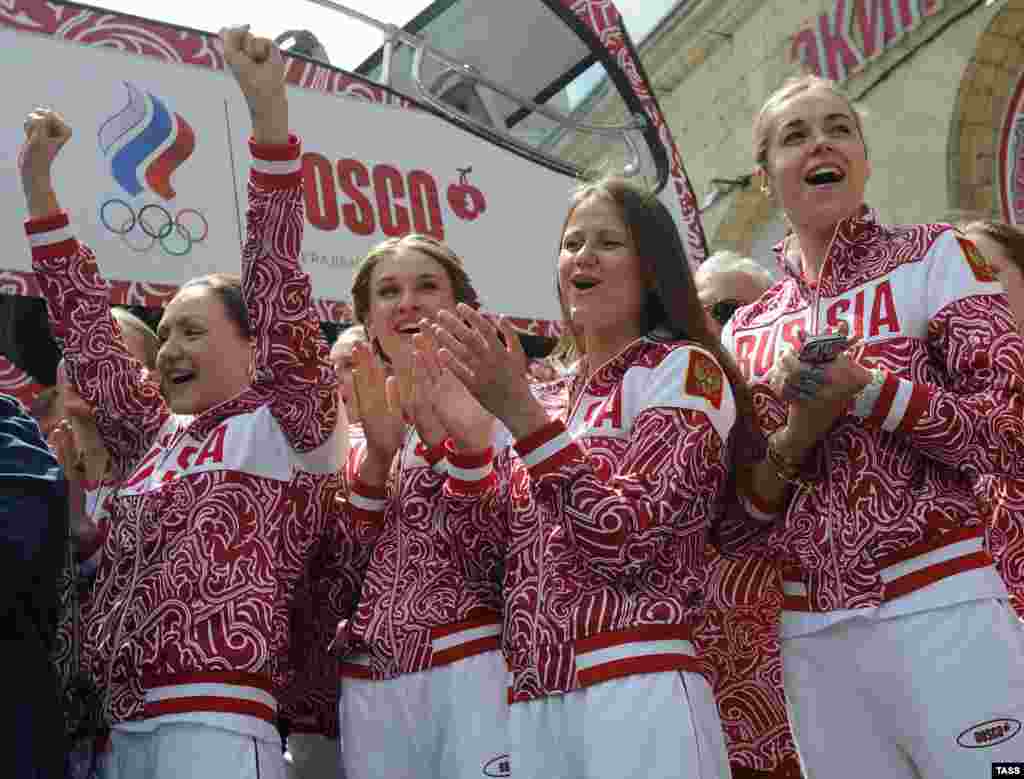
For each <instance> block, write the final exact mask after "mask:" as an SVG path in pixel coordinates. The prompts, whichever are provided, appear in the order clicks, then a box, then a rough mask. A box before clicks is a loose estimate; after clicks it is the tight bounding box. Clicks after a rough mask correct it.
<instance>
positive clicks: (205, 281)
mask: <svg viewBox="0 0 1024 779" xmlns="http://www.w3.org/2000/svg"><path fill="white" fill-rule="evenodd" d="M189 287H207V288H209V289H210V290H211V291H213V292H214V293H216V295H217V297H219V298H220V302H221V303H223V304H224V310H225V311H227V314H228V319H230V320H231V321H232V322H234V323H235V327H237V328H238V334H239V335H241V336H242V338H250V337H252V325H251V324H250V322H249V309H248V308H247V307H246V305H245V297H244V295H242V278H241V276H237V275H236V274H234V273H209V274H207V275H206V276H199V277H197V278H194V279H190V280H189V281H186V282H185V283H184V284H182V285H181V289H188V288H189ZM179 291H180V290H179Z"/></svg>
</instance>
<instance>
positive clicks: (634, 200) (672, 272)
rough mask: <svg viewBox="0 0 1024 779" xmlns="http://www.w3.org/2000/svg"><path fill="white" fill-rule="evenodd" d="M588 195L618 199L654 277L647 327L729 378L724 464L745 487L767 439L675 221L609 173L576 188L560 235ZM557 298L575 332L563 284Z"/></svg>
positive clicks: (646, 312)
mask: <svg viewBox="0 0 1024 779" xmlns="http://www.w3.org/2000/svg"><path fill="white" fill-rule="evenodd" d="M590 198H604V199H606V200H608V201H610V202H612V203H614V204H615V206H616V207H617V208H618V210H619V213H620V214H621V216H622V221H623V222H624V223H625V225H626V229H627V231H628V232H629V236H630V238H631V239H632V241H633V246H634V247H635V248H636V253H637V257H638V258H639V260H640V262H641V264H642V265H643V266H644V268H643V270H645V271H646V272H647V274H648V275H649V277H650V278H651V279H652V280H653V282H654V287H653V289H652V290H651V291H650V292H649V293H648V296H647V301H646V303H645V305H644V322H643V326H642V330H643V332H644V333H645V334H648V333H650V332H651V331H653V330H655V329H659V328H662V329H665V330H667V331H668V332H669V333H670V334H671V336H672V337H673V338H675V339H677V340H685V341H692V342H693V343H695V344H697V345H698V346H700V347H702V348H703V349H705V350H706V351H708V352H710V353H711V354H712V355H713V356H714V358H715V359H716V360H717V361H718V364H719V365H721V366H722V370H723V371H725V375H726V377H727V378H728V379H729V385H730V387H731V388H732V393H733V397H734V399H735V403H736V425H735V427H734V429H733V432H732V433H731V434H730V436H729V441H728V442H727V463H726V465H727V467H728V468H729V482H730V483H729V485H728V486H727V491H728V492H732V493H735V488H736V485H737V484H740V485H744V487H745V486H746V485H747V484H748V482H749V479H750V475H751V472H752V471H753V467H754V465H755V464H756V463H757V461H759V460H760V459H761V458H762V457H763V454H762V453H761V450H762V449H763V441H764V438H763V436H762V434H761V428H760V425H759V424H758V419H757V416H756V414H755V412H754V400H753V396H752V395H751V392H750V389H749V387H747V383H746V381H745V380H744V379H743V375H742V374H741V373H740V371H739V368H738V367H737V366H736V363H735V362H734V361H733V359H732V357H731V356H730V355H729V353H728V352H726V351H725V349H723V348H722V345H721V343H720V342H719V340H718V339H717V338H716V337H715V336H714V335H713V334H712V332H711V330H710V329H709V328H708V323H707V319H706V318H705V316H704V308H703V306H701V303H700V300H699V299H698V298H697V285H696V284H695V283H694V280H693V273H692V272H691V271H690V263H689V258H688V257H687V256H686V251H685V249H684V248H683V242H682V238H681V237H680V235H679V230H678V228H677V227H676V223H675V220H674V219H673V218H672V214H671V212H669V210H668V208H666V207H665V205H664V204H663V203H662V202H661V201H660V200H658V198H657V197H656V196H655V195H654V193H652V192H649V191H647V190H644V189H642V188H641V187H639V186H638V185H636V184H634V183H633V182H632V181H629V180H627V179H624V178H622V177H621V176H609V177H606V178H603V179H599V180H598V181H596V182H592V183H587V184H584V185H583V186H581V187H579V188H578V189H577V190H576V192H575V193H574V194H573V197H572V206H571V207H570V209H569V213H568V214H567V215H566V217H565V222H564V223H563V225H562V235H564V234H565V230H566V227H567V226H568V224H569V220H570V219H571V218H572V215H573V213H574V212H575V210H576V209H577V208H578V207H579V206H580V204H581V203H583V202H584V201H586V200H589V199H590ZM559 243H561V240H560V241H559ZM556 279H557V274H556ZM556 285H557V282H556ZM558 302H559V304H560V306H561V308H562V313H563V317H564V319H565V322H566V332H570V333H571V332H573V330H572V327H571V326H570V323H569V317H568V315H567V312H566V310H565V302H564V300H563V298H562V290H561V287H558ZM575 340H576V348H577V350H578V352H579V353H580V354H585V345H584V343H583V341H582V339H580V338H576V339H575ZM737 480H738V481H737Z"/></svg>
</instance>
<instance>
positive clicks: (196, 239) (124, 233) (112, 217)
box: [100, 197, 210, 257]
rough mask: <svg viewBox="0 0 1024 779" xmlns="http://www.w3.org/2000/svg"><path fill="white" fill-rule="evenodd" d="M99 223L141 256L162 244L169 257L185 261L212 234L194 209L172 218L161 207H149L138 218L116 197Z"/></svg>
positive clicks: (104, 209) (102, 208) (105, 206)
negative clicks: (183, 258) (197, 245)
mask: <svg viewBox="0 0 1024 779" xmlns="http://www.w3.org/2000/svg"><path fill="white" fill-rule="evenodd" d="M100 222H101V223H102V224H103V226H104V227H105V228H107V230H109V231H110V232H112V233H114V234H115V235H117V236H120V238H121V242H122V243H123V244H124V245H125V246H127V247H128V248H129V249H131V250H132V251H134V252H138V253H139V254H143V253H145V252H148V251H149V250H150V249H152V248H153V247H154V246H156V245H157V244H158V243H159V244H160V247H161V248H162V249H163V250H164V251H165V252H166V253H167V254H169V255H171V256H173V257H184V256H185V255H186V254H188V253H189V252H190V251H192V247H193V246H194V245H195V244H198V243H202V242H203V241H205V240H206V237H207V236H208V235H209V234H210V223H209V222H208V221H206V217H205V216H203V215H202V213H200V212H199V211H197V210H196V209H194V208H182V209H181V210H180V211H178V213H176V214H174V216H171V212H170V211H168V210H167V209H166V208H164V207H163V206H162V205H160V204H159V203H149V204H148V205H145V206H143V207H142V208H141V209H139V212H138V213H137V214H136V213H135V209H134V208H132V207H131V205H129V204H128V203H127V202H126V201H124V200H121V199H120V198H116V197H115V198H110V199H109V200H107V201H106V202H104V203H103V205H102V206H100ZM136 228H138V230H137V231H136ZM136 232H138V233H141V234H142V235H141V236H139V235H137V234H136Z"/></svg>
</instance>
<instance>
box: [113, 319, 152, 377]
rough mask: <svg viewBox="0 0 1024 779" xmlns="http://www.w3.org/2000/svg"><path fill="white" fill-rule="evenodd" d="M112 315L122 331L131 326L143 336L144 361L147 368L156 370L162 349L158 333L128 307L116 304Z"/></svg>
mask: <svg viewBox="0 0 1024 779" xmlns="http://www.w3.org/2000/svg"><path fill="white" fill-rule="evenodd" d="M110 315H111V316H112V317H113V318H114V319H115V320H116V321H117V324H118V325H120V327H121V330H122V331H123V330H124V329H125V328H131V329H132V330H134V331H135V332H136V333H138V334H139V335H140V336H142V343H143V348H144V349H145V355H144V359H143V361H142V362H143V363H144V364H145V366H146V367H147V368H149V369H150V370H154V369H155V368H156V353H157V352H159V351H160V339H159V338H157V335H156V333H154V332H153V330H152V329H151V328H150V326H149V325H147V324H146V323H145V322H143V321H142V320H141V319H139V317H137V316H135V314H133V313H132V312H131V311H129V310H128V309H126V308H120V307H119V306H114V307H113V308H111V309H110Z"/></svg>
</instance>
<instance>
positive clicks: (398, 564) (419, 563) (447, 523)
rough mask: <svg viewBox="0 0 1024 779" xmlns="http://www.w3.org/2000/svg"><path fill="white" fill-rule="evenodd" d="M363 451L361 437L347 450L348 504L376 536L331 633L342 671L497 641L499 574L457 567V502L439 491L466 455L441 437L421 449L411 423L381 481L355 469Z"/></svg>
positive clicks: (404, 669) (396, 667)
mask: <svg viewBox="0 0 1024 779" xmlns="http://www.w3.org/2000/svg"><path fill="white" fill-rule="evenodd" d="M506 436H507V434H506ZM499 437H500V434H497V435H496V438H499ZM492 451H493V449H489V450H487V452H486V453H485V454H484V455H483V456H482V458H481V463H480V464H481V465H482V464H485V463H489V461H490V458H491V453H492ZM364 456H365V449H364V447H363V446H356V447H353V448H351V449H350V451H349V473H350V475H351V480H350V485H351V487H350V490H349V495H348V505H347V510H348V512H349V514H350V516H351V520H350V521H356V522H358V523H359V525H360V526H361V527H363V528H368V527H373V526H375V527H376V528H377V535H376V538H375V540H374V543H373V550H372V553H371V555H370V561H369V567H368V568H367V570H366V575H365V577H364V579H363V586H362V591H361V593H360V596H359V605H358V607H357V609H356V612H355V615H354V616H353V617H352V619H351V620H350V621H349V623H348V624H347V626H345V628H344V629H343V630H342V631H341V632H340V633H339V642H342V643H344V645H345V646H346V647H347V648H348V653H347V656H346V657H345V659H344V660H343V661H342V663H341V666H340V673H341V676H342V677H349V678H357V679H376V680H381V679H392V678H395V677H397V676H401V675H403V674H410V673H416V672H418V671H423V670H426V669H429V668H436V667H439V666H442V665H447V664H449V663H452V662H455V661H456V660H461V659H463V658H465V657H470V656H472V655H476V654H481V653H483V652H489V651H496V650H498V649H499V647H500V640H499V635H500V632H501V581H500V578H498V577H497V576H486V575H483V576H477V577H468V576H466V575H465V560H464V559H463V555H464V553H465V549H466V548H468V546H469V544H470V543H471V541H470V540H469V539H466V538H459V537H458V535H457V532H453V530H452V528H453V527H461V526H462V525H463V523H461V522H459V520H458V517H457V516H456V514H457V512H458V511H460V510H461V507H460V506H459V504H458V503H457V502H455V503H453V502H449V501H448V500H446V499H445V497H444V495H443V494H442V488H443V487H444V484H445V480H446V479H447V478H448V477H449V474H451V475H452V477H453V478H458V474H459V473H461V472H462V470H463V469H466V470H467V471H469V472H473V469H474V468H475V467H476V466H477V465H478V464H477V463H476V461H475V460H474V459H473V458H474V456H471V457H470V458H469V459H468V460H467V459H466V457H465V456H460V455H459V454H457V453H455V452H454V451H453V450H452V448H451V445H450V443H449V442H445V443H443V444H441V445H439V446H437V447H434V448H432V449H431V448H427V447H426V446H425V445H424V444H423V443H422V442H421V441H420V439H419V436H418V435H417V433H416V431H415V429H414V428H410V429H409V431H408V433H407V434H406V440H405V443H404V445H403V446H402V448H401V449H400V450H399V452H398V454H396V455H395V459H394V461H393V463H392V466H391V472H390V474H389V476H388V481H387V484H386V485H385V487H384V488H381V489H378V488H373V487H370V486H369V485H367V484H365V483H364V482H362V481H361V480H360V479H359V478H358V477H356V476H355V473H356V472H357V470H358V465H359V463H360V462H361V460H362V458H363V457H364Z"/></svg>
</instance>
